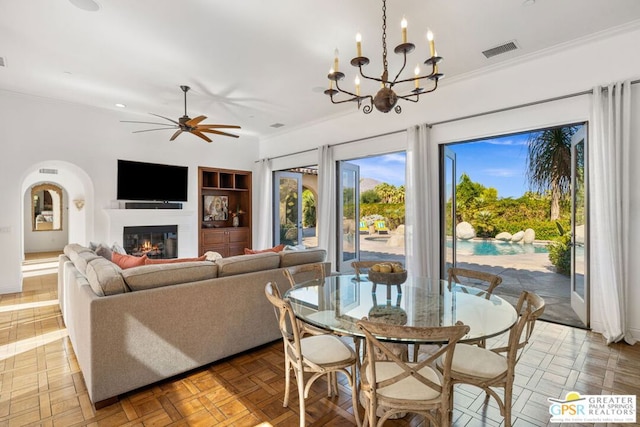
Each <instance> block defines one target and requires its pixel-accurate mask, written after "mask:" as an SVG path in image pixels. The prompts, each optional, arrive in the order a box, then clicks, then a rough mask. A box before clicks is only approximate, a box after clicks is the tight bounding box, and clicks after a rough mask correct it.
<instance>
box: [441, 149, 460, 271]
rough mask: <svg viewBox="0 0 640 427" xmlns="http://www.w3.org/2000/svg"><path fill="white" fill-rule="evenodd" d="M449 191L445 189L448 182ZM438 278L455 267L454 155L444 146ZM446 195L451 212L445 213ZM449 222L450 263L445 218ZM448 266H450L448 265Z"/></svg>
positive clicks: (442, 152)
mask: <svg viewBox="0 0 640 427" xmlns="http://www.w3.org/2000/svg"><path fill="white" fill-rule="evenodd" d="M449 160H450V161H451V170H447V166H448V163H447V162H448V161H449ZM449 181H450V182H451V189H450V191H448V190H449V189H447V184H448V182H449ZM440 192H441V195H440V217H441V221H440V235H441V236H442V237H441V239H440V278H441V279H446V277H447V270H448V269H449V267H454V266H455V265H456V262H457V260H456V246H457V245H456V153H455V151H453V150H452V149H451V148H450V147H448V146H446V145H441V146H440ZM447 195H450V196H451V212H447ZM449 213H450V214H451V215H450V217H451V218H450V220H451V262H450V263H448V262H447V261H448V260H447V253H448V248H447V221H446V218H447V216H449ZM448 264H450V265H448Z"/></svg>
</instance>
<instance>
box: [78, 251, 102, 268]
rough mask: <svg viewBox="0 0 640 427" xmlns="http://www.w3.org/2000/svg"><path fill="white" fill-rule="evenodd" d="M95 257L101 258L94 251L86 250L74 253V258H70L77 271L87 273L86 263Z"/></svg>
mask: <svg viewBox="0 0 640 427" xmlns="http://www.w3.org/2000/svg"><path fill="white" fill-rule="evenodd" d="M96 258H102V257H101V256H99V255H96V254H95V253H93V252H92V251H88V252H79V253H77V254H76V257H75V259H74V260H72V262H73V265H75V266H76V268H77V269H78V271H79V272H80V273H82V274H86V273H87V265H89V263H90V262H91V261H93V260H94V259H96Z"/></svg>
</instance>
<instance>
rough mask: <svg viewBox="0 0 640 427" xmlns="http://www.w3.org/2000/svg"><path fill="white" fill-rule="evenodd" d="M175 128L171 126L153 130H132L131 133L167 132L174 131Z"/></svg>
mask: <svg viewBox="0 0 640 427" xmlns="http://www.w3.org/2000/svg"><path fill="white" fill-rule="evenodd" d="M175 128H176V127H175V126H171V127H167V128H155V129H143V130H134V131H133V132H131V133H141V132H152V131H154V130H168V129H175Z"/></svg>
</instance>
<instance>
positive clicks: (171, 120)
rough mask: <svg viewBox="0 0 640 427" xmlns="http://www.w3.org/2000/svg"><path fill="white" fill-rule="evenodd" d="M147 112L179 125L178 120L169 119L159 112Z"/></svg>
mask: <svg viewBox="0 0 640 427" xmlns="http://www.w3.org/2000/svg"><path fill="white" fill-rule="evenodd" d="M149 114H151V115H152V116H156V117H160V118H161V119H165V120H169V121H170V122H171V123H175V124H177V125H178V126H180V123H179V122H176V121H175V120H173V119H170V118H169V117H165V116H161V115H160V114H153V113H149Z"/></svg>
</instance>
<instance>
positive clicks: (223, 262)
mask: <svg viewBox="0 0 640 427" xmlns="http://www.w3.org/2000/svg"><path fill="white" fill-rule="evenodd" d="M216 264H217V265H218V277H226V276H235V275H236V274H244V273H252V272H254V271H262V270H272V269H274V268H278V266H279V265H280V255H279V254H277V253H275V252H265V253H261V254H252V255H238V256H232V257H229V258H222V259H219V260H217V261H216Z"/></svg>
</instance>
